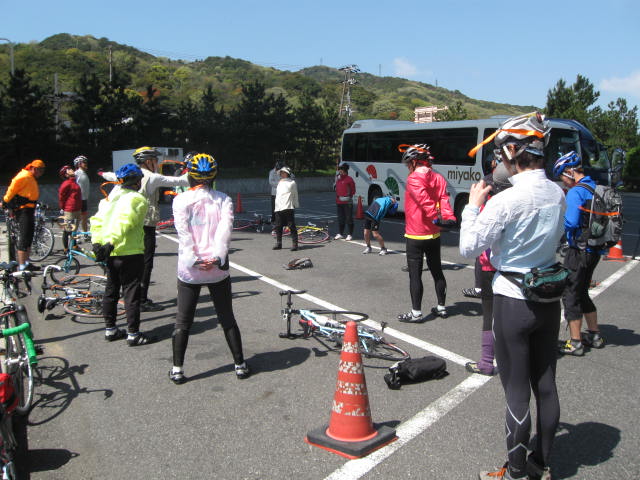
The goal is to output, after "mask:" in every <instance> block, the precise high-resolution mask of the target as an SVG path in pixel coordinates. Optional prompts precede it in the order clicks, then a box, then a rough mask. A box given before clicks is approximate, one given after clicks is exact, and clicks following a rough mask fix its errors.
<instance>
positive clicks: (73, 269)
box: [51, 256, 80, 283]
mask: <svg viewBox="0 0 640 480" xmlns="http://www.w3.org/2000/svg"><path fill="white" fill-rule="evenodd" d="M55 265H58V266H59V267H62V270H60V271H58V270H51V280H53V281H54V282H56V283H60V281H61V280H62V279H63V278H64V277H65V276H67V275H69V274H70V273H71V274H76V273H78V272H79V271H80V262H79V261H78V259H77V258H76V257H68V256H67V257H62V258H61V259H59V260H58V261H57V262H56V263H55Z"/></svg>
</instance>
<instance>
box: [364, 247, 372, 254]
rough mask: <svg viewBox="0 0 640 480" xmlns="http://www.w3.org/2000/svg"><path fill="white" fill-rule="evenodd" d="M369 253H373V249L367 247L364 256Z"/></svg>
mask: <svg viewBox="0 0 640 480" xmlns="http://www.w3.org/2000/svg"><path fill="white" fill-rule="evenodd" d="M367 253H371V247H367V248H365V249H364V250H363V251H362V254H363V255H366V254H367Z"/></svg>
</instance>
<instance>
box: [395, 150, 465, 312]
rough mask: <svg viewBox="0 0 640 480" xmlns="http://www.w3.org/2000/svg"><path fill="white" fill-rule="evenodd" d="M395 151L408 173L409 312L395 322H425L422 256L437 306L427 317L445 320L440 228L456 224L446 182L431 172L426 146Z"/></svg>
mask: <svg viewBox="0 0 640 480" xmlns="http://www.w3.org/2000/svg"><path fill="white" fill-rule="evenodd" d="M398 150H400V151H401V152H403V155H402V162H403V163H404V164H405V165H406V166H407V168H408V169H409V176H408V177H407V188H406V190H405V195H404V211H405V233H404V236H405V238H406V251H407V268H408V270H409V291H410V293H411V311H409V312H406V313H402V314H400V315H398V320H400V321H401V322H416V323H421V322H423V321H425V320H426V318H423V316H422V295H423V292H424V287H423V285H422V265H423V261H424V257H425V256H426V257H427V266H428V267H429V271H430V272H431V276H432V277H433V282H434V284H435V288H436V296H437V298H438V305H437V306H436V307H433V308H432V309H431V313H432V314H433V315H435V316H438V317H442V318H446V317H447V309H446V307H445V301H446V296H447V281H446V280H445V278H444V274H443V273H442V263H441V260H440V229H441V226H444V227H449V226H453V225H454V224H455V221H456V218H455V217H454V215H453V210H452V209H451V204H450V203H449V194H448V193H447V181H446V180H445V179H444V177H443V176H442V175H440V174H439V173H436V172H434V171H433V170H432V169H431V162H432V161H433V157H432V156H431V152H430V151H429V146H428V145H425V144H418V145H400V146H399V147H398Z"/></svg>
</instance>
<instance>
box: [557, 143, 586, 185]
mask: <svg viewBox="0 0 640 480" xmlns="http://www.w3.org/2000/svg"><path fill="white" fill-rule="evenodd" d="M581 165H582V160H580V156H579V155H578V154H577V153H576V152H574V151H573V150H572V151H570V152H569V153H565V154H564V155H562V156H561V157H560V158H559V159H558V160H556V163H555V164H554V165H553V177H554V178H560V176H561V175H564V174H565V173H564V171H565V170H566V169H567V168H576V167H577V168H580V166H581Z"/></svg>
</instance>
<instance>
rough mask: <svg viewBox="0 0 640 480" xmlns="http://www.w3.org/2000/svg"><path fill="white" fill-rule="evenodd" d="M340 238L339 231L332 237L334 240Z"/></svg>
mask: <svg viewBox="0 0 640 480" xmlns="http://www.w3.org/2000/svg"><path fill="white" fill-rule="evenodd" d="M341 238H342V235H340V234H339V233H336V236H335V237H333V239H334V240H340V239H341Z"/></svg>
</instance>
